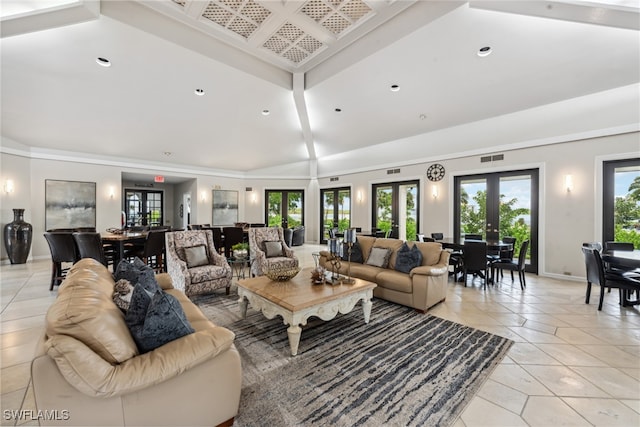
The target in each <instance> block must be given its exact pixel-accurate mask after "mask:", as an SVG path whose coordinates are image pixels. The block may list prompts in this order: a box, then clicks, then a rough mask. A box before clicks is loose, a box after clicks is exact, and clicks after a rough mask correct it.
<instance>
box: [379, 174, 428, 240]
mask: <svg viewBox="0 0 640 427" xmlns="http://www.w3.org/2000/svg"><path fill="white" fill-rule="evenodd" d="M371 189H372V192H371V194H373V200H372V203H373V206H372V207H373V209H372V213H373V217H372V219H371V226H372V227H373V228H375V229H376V230H380V232H384V234H385V235H386V236H388V237H392V238H395V239H401V240H415V239H416V233H417V231H418V225H419V224H418V218H420V212H419V206H420V199H419V197H420V181H404V182H390V183H385V184H373V185H372V188H371Z"/></svg>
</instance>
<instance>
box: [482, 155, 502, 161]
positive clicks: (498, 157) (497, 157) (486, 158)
mask: <svg viewBox="0 0 640 427" xmlns="http://www.w3.org/2000/svg"><path fill="white" fill-rule="evenodd" d="M498 160H504V154H494V155H493V156H482V157H480V163H488V162H495V161H498Z"/></svg>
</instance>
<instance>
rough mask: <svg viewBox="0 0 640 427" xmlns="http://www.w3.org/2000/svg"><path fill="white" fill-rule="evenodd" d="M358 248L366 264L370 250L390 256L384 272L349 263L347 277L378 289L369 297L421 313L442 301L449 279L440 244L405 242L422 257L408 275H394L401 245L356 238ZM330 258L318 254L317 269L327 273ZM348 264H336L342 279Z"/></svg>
mask: <svg viewBox="0 0 640 427" xmlns="http://www.w3.org/2000/svg"><path fill="white" fill-rule="evenodd" d="M357 240H358V245H359V246H360V249H361V250H362V257H363V259H364V261H365V262H366V260H367V258H368V257H369V254H370V252H371V249H372V248H373V247H379V248H389V249H391V256H390V258H389V263H388V266H387V267H386V268H381V267H375V266H373V265H367V264H366V263H362V264H361V263H357V262H351V276H352V277H355V278H358V279H364V280H368V281H370V282H374V283H376V284H377V285H378V286H377V287H376V288H375V289H374V290H373V296H374V297H376V298H382V299H384V300H387V301H391V302H395V303H398V304H402V305H406V306H408V307H413V308H415V309H416V310H418V311H421V312H425V311H427V310H428V309H429V308H431V307H433V306H434V305H436V304H438V303H439V302H441V301H444V300H445V298H446V296H447V282H448V278H449V252H447V251H445V250H443V249H442V245H441V244H440V243H434V242H407V244H408V245H409V246H410V247H411V246H413V245H416V246H417V247H418V249H419V250H420V253H421V254H422V263H421V265H420V266H418V267H415V268H413V269H412V270H411V271H410V272H409V273H403V272H400V271H397V270H396V269H395V267H396V259H397V253H398V250H399V249H400V248H401V247H402V244H403V243H404V241H402V240H399V239H388V238H380V237H372V236H358V239H357ZM331 259H332V256H331V254H330V253H329V252H327V251H321V252H320V265H321V266H322V267H324V268H326V269H329V270H330V269H331V268H332V265H331V261H330V260H331ZM348 267H349V262H347V261H345V260H341V261H340V269H339V272H340V274H343V275H346V274H347V271H348Z"/></svg>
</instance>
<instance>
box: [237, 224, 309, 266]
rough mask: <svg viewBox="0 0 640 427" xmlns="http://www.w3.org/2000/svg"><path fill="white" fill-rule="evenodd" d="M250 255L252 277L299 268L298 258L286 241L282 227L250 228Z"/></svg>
mask: <svg viewBox="0 0 640 427" xmlns="http://www.w3.org/2000/svg"><path fill="white" fill-rule="evenodd" d="M278 243H279V245H278ZM278 249H279V250H278ZM249 254H250V256H251V275H252V276H262V275H264V274H265V273H266V272H267V271H268V270H271V269H277V268H291V267H297V266H298V258H297V257H296V256H295V255H294V253H293V251H292V250H291V249H290V248H289V246H287V244H286V242H285V240H284V232H283V230H282V227H260V228H253V227H252V228H250V229H249Z"/></svg>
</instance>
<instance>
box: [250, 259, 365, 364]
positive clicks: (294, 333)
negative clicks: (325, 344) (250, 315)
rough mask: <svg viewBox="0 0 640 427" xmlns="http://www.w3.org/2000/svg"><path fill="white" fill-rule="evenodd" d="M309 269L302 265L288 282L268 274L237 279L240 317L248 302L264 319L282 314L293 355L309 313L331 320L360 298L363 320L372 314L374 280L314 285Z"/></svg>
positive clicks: (348, 308)
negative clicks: (272, 277)
mask: <svg viewBox="0 0 640 427" xmlns="http://www.w3.org/2000/svg"><path fill="white" fill-rule="evenodd" d="M311 270H312V268H306V269H303V270H302V271H300V273H298V274H297V275H296V276H295V277H294V278H293V279H291V280H289V281H287V282H275V281H272V280H271V279H269V278H268V277H267V276H259V277H253V278H249V279H242V280H240V281H238V296H239V298H238V304H239V306H240V313H241V315H242V317H243V318H245V317H246V315H247V303H248V304H251V307H252V308H253V309H255V310H258V311H260V312H262V314H263V315H264V316H265V317H266V318H267V319H273V318H274V317H276V316H281V317H282V319H283V321H284V324H285V325H289V328H287V334H288V336H289V347H290V348H291V355H292V356H295V355H296V354H298V345H299V344H300V335H301V334H302V326H304V325H306V324H307V320H308V319H309V318H310V317H312V316H316V317H318V318H320V319H322V320H325V321H327V320H331V319H333V318H334V317H336V316H337V314H338V313H342V314H346V313H349V312H350V311H351V310H353V308H354V307H355V306H356V304H357V303H358V302H359V301H362V311H363V313H364V322H365V323H369V318H370V316H371V306H372V304H373V303H372V301H371V300H372V299H373V289H374V288H375V287H376V284H375V283H372V282H368V281H366V280H360V279H355V281H354V283H352V284H342V285H328V284H324V285H314V284H312V283H311Z"/></svg>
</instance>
